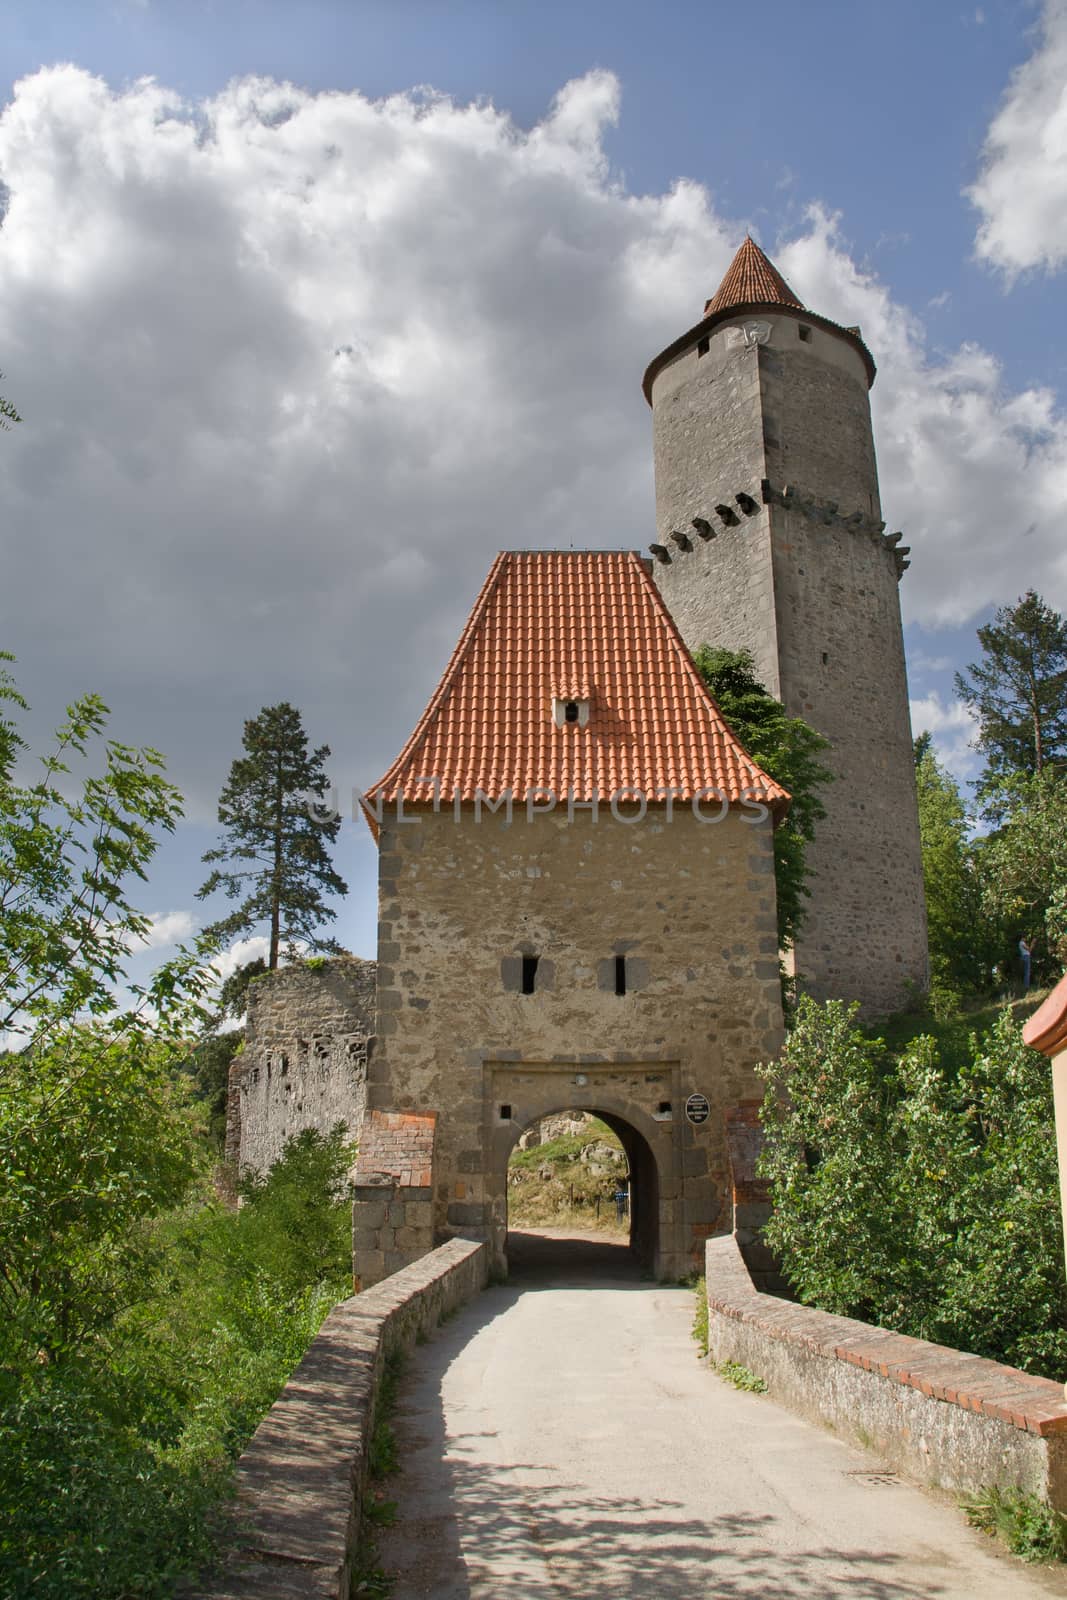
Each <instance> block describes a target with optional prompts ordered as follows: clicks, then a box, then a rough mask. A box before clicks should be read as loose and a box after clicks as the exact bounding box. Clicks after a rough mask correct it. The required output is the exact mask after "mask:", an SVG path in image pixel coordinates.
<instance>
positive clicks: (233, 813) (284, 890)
mask: <svg viewBox="0 0 1067 1600" xmlns="http://www.w3.org/2000/svg"><path fill="white" fill-rule="evenodd" d="M243 744H244V748H245V752H246V753H245V755H243V756H238V758H237V760H236V761H235V762H234V763H233V766H232V767H231V768H230V776H229V778H228V780H227V782H226V786H225V788H224V789H223V791H222V794H221V795H220V797H219V822H220V823H221V824H222V826H223V828H224V829H225V834H224V836H223V838H222V839H221V840H220V842H219V844H218V845H217V846H216V848H215V849H213V850H209V851H208V852H207V853H206V854H205V856H204V860H205V861H207V862H216V861H217V862H225V863H228V865H226V866H222V867H216V868H215V870H214V871H213V872H212V874H211V876H210V877H209V878H208V880H207V882H206V883H205V884H203V885H202V886H201V888H200V889H199V890H198V891H197V898H198V899H200V900H203V899H205V898H206V897H207V896H208V895H210V894H214V893H215V891H216V890H217V889H222V890H223V891H224V892H225V894H226V896H227V897H228V898H229V899H231V900H236V899H237V898H238V897H239V896H244V898H243V899H242V900H241V904H240V905H239V906H237V907H236V908H235V909H234V910H233V911H231V912H230V914H229V915H228V916H226V917H221V918H220V919H219V921H218V922H216V923H213V924H212V926H211V927H210V928H209V929H208V930H207V931H208V932H209V933H210V934H212V935H214V936H218V937H221V938H233V937H234V935H235V934H239V933H249V932H251V931H252V930H253V929H255V928H256V927H257V926H259V925H260V924H261V923H263V922H267V923H268V924H269V926H270V954H269V957H268V960H267V965H268V967H269V968H270V969H271V971H273V970H274V968H275V967H277V965H278V955H279V952H280V950H281V948H282V946H283V945H285V946H286V947H287V948H289V949H290V950H291V949H292V948H293V947H294V946H295V944H296V942H297V941H298V940H299V941H302V942H304V943H305V944H307V945H308V946H309V947H310V948H311V949H312V950H327V951H336V950H338V949H339V948H340V946H339V945H338V944H337V942H336V940H334V939H322V938H320V937H318V935H317V933H316V929H317V928H318V927H319V926H320V925H321V924H322V923H323V922H325V921H328V920H332V919H333V918H334V917H335V916H336V912H335V911H334V910H333V909H332V908H331V907H330V906H328V905H327V904H326V902H325V899H324V896H325V895H328V894H334V895H343V894H347V893H348V885H347V884H346V883H345V882H344V880H343V879H342V878H340V877H339V876H338V874H337V873H336V872H335V871H334V869H333V866H332V865H331V862H330V857H329V852H328V849H327V846H328V845H330V844H332V843H333V842H334V840H335V839H336V838H337V831H338V829H339V827H340V818H338V817H334V818H333V819H332V820H328V821H326V822H320V821H318V820H317V819H316V818H313V817H312V815H311V811H310V808H309V801H310V800H311V799H312V797H313V798H314V799H315V800H316V801H321V800H322V799H323V797H324V795H325V793H326V773H325V770H324V767H323V762H324V761H325V759H326V757H327V756H328V755H329V754H330V750H329V746H328V745H321V746H320V747H319V749H317V750H311V751H309V750H308V739H307V734H306V733H305V732H304V725H303V722H302V720H301V716H300V713H299V711H297V710H296V709H295V707H293V706H291V705H289V704H288V703H286V702H284V701H283V702H282V704H281V705H277V706H264V708H263V710H262V711H261V712H260V714H259V716H258V717H255V718H254V719H253V720H252V721H250V722H246V723H245V731H244V739H243Z"/></svg>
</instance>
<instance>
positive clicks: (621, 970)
mask: <svg viewBox="0 0 1067 1600" xmlns="http://www.w3.org/2000/svg"><path fill="white" fill-rule="evenodd" d="M615 993H616V994H625V993H626V957H625V956H616V957H615Z"/></svg>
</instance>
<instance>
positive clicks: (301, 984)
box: [226, 956, 376, 1171]
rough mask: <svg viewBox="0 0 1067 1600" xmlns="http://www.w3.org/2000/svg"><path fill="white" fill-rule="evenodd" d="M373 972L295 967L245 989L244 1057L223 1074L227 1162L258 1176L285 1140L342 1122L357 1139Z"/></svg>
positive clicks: (364, 966) (333, 962)
mask: <svg viewBox="0 0 1067 1600" xmlns="http://www.w3.org/2000/svg"><path fill="white" fill-rule="evenodd" d="M375 972H376V968H375V963H374V962H373V961H360V960H358V959H357V958H356V957H354V956H338V957H335V958H332V959H330V960H328V961H325V962H323V963H322V965H319V964H318V963H316V964H315V965H314V966H308V965H307V964H306V963H303V962H298V963H295V964H294V965H293V966H289V967H281V968H279V969H278V971H277V972H273V973H268V974H267V975H266V976H265V977H263V978H261V979H259V980H258V981H256V982H255V983H252V984H251V985H250V986H249V989H248V1012H247V1018H246V1021H245V1047H244V1050H243V1051H242V1052H241V1054H240V1055H239V1056H237V1057H236V1058H235V1060H234V1062H233V1065H232V1067H231V1070H230V1093H229V1104H228V1115H227V1129H226V1148H227V1155H228V1156H229V1157H230V1159H231V1160H233V1161H234V1162H235V1163H236V1164H237V1165H238V1166H239V1167H240V1168H242V1169H245V1170H247V1169H254V1170H257V1171H265V1170H266V1169H267V1168H269V1167H270V1166H271V1165H272V1164H273V1163H274V1162H275V1161H276V1160H277V1159H278V1157H279V1155H280V1154H281V1151H282V1147H283V1145H284V1144H285V1141H286V1139H287V1138H289V1137H290V1135H292V1134H294V1133H299V1132H301V1131H302V1130H303V1129H304V1128H316V1129H318V1130H319V1131H320V1132H322V1133H326V1132H328V1131H329V1130H330V1129H331V1128H332V1127H334V1126H336V1124H337V1123H338V1122H344V1123H345V1124H346V1125H347V1127H348V1131H349V1134H350V1135H351V1136H353V1137H357V1136H358V1134H359V1130H360V1126H361V1124H362V1121H363V1111H364V1107H365V1104H366V1080H367V1056H368V1051H369V1049H370V1040H371V1035H372V1033H373V1029H374V997H375Z"/></svg>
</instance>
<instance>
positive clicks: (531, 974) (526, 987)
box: [522, 956, 540, 994]
mask: <svg viewBox="0 0 1067 1600" xmlns="http://www.w3.org/2000/svg"><path fill="white" fill-rule="evenodd" d="M539 960H540V957H539V956H523V958H522V992H523V994H533V992H534V989H535V988H536V986H537V963H538V961H539Z"/></svg>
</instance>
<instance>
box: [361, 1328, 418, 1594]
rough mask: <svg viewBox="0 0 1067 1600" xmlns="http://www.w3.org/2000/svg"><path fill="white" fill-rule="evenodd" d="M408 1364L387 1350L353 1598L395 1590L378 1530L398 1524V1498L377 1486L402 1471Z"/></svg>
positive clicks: (398, 1351)
mask: <svg viewBox="0 0 1067 1600" xmlns="http://www.w3.org/2000/svg"><path fill="white" fill-rule="evenodd" d="M406 1366H407V1357H406V1356H405V1354H404V1352H403V1350H401V1349H400V1348H399V1347H395V1348H394V1349H392V1350H390V1351H388V1352H387V1353H386V1357H385V1362H384V1364H383V1366H382V1375H381V1379H380V1380H379V1383H378V1396H377V1400H376V1403H375V1407H374V1430H373V1432H372V1433H371V1440H370V1451H369V1453H368V1465H369V1471H370V1482H369V1483H368V1486H367V1489H368V1492H367V1494H366V1495H364V1497H363V1515H362V1518H361V1519H360V1525H359V1542H358V1544H357V1546H356V1553H355V1558H354V1560H353V1563H352V1590H351V1592H352V1596H353V1600H386V1597H387V1596H388V1595H390V1594H391V1593H392V1591H393V1579H392V1577H391V1576H390V1574H389V1573H388V1572H386V1570H385V1568H384V1567H383V1566H382V1564H381V1561H380V1559H379V1555H378V1533H379V1531H380V1529H382V1528H391V1527H392V1526H393V1524H394V1523H395V1521H396V1501H395V1500H387V1499H386V1498H385V1495H384V1492H383V1491H382V1490H381V1489H380V1488H376V1487H375V1485H376V1484H380V1483H381V1482H382V1480H383V1479H384V1478H389V1477H392V1475H393V1474H394V1473H396V1472H399V1471H400V1451H399V1448H398V1446H397V1442H396V1430H395V1429H394V1427H393V1417H394V1416H395V1414H396V1402H397V1396H398V1394H399V1391H400V1379H401V1378H402V1377H403V1375H404V1369H405V1367H406Z"/></svg>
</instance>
